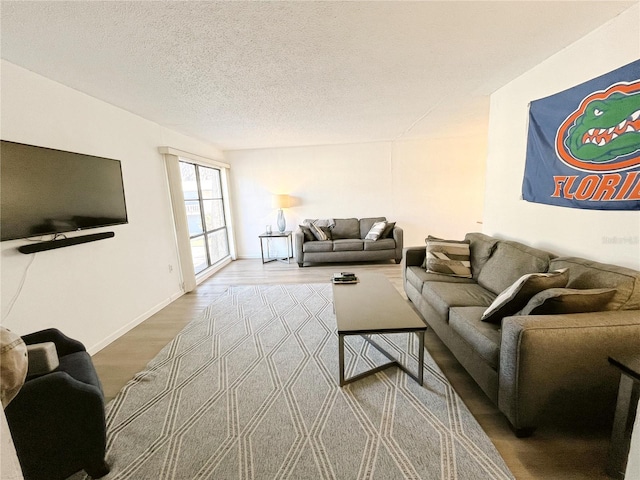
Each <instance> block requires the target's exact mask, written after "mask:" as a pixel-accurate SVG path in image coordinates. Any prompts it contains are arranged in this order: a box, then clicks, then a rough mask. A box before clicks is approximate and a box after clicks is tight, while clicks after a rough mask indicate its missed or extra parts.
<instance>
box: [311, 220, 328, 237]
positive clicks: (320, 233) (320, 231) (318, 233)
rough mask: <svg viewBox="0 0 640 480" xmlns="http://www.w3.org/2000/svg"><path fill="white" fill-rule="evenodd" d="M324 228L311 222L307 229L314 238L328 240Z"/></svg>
mask: <svg viewBox="0 0 640 480" xmlns="http://www.w3.org/2000/svg"><path fill="white" fill-rule="evenodd" d="M324 228H325V227H318V226H317V225H315V224H313V223H312V224H311V225H309V229H310V230H311V233H313V236H314V237H316V240H320V241H324V240H329V237H328V236H327V234H326V233H325V232H324Z"/></svg>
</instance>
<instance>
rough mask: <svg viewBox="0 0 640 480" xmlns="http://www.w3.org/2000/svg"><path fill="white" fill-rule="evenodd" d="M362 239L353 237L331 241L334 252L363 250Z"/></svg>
mask: <svg viewBox="0 0 640 480" xmlns="http://www.w3.org/2000/svg"><path fill="white" fill-rule="evenodd" d="M363 244H364V240H360V239H353V238H342V239H340V240H334V241H333V251H334V252H352V251H357V250H363V249H364V247H363Z"/></svg>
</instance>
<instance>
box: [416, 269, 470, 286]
mask: <svg viewBox="0 0 640 480" xmlns="http://www.w3.org/2000/svg"><path fill="white" fill-rule="evenodd" d="M405 276H406V279H407V282H409V283H410V284H411V285H413V286H414V288H415V289H416V290H418V291H419V292H422V286H423V284H424V282H451V283H475V282H474V281H473V280H472V279H470V278H462V277H450V276H448V275H440V274H439V273H427V271H426V270H425V269H424V268H422V267H418V266H410V267H407V268H406V270H405Z"/></svg>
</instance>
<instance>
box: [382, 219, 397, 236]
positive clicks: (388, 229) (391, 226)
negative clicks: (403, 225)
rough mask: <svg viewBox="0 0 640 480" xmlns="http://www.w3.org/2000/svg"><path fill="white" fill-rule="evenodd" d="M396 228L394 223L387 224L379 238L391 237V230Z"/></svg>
mask: <svg viewBox="0 0 640 480" xmlns="http://www.w3.org/2000/svg"><path fill="white" fill-rule="evenodd" d="M395 227H396V222H387V225H386V226H385V227H384V230H383V231H382V235H380V238H389V237H392V236H393V229H394V228H395Z"/></svg>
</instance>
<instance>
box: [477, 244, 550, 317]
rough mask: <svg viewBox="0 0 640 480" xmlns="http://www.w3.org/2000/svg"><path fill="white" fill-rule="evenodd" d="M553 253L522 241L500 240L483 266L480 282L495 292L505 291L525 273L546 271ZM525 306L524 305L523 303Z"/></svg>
mask: <svg viewBox="0 0 640 480" xmlns="http://www.w3.org/2000/svg"><path fill="white" fill-rule="evenodd" d="M550 260H551V254H550V253H548V252H545V251H543V250H538V249H537V248H531V247H528V246H526V245H523V244H522V243H518V242H511V241H507V240H500V241H499V242H498V244H497V245H496V249H495V251H494V252H493V254H492V255H491V257H490V258H489V259H488V260H487V262H486V263H485V264H484V266H483V267H482V270H481V271H480V275H478V283H479V284H480V285H482V286H483V287H484V288H486V289H487V290H490V291H492V292H493V293H495V294H498V293H500V292H503V291H504V290H506V289H507V288H509V287H510V286H511V285H513V283H514V282H515V281H516V280H518V279H519V278H520V277H522V276H523V275H526V274H528V273H540V272H546V271H547V270H548V269H549V261H550ZM523 306H524V305H523Z"/></svg>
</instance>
